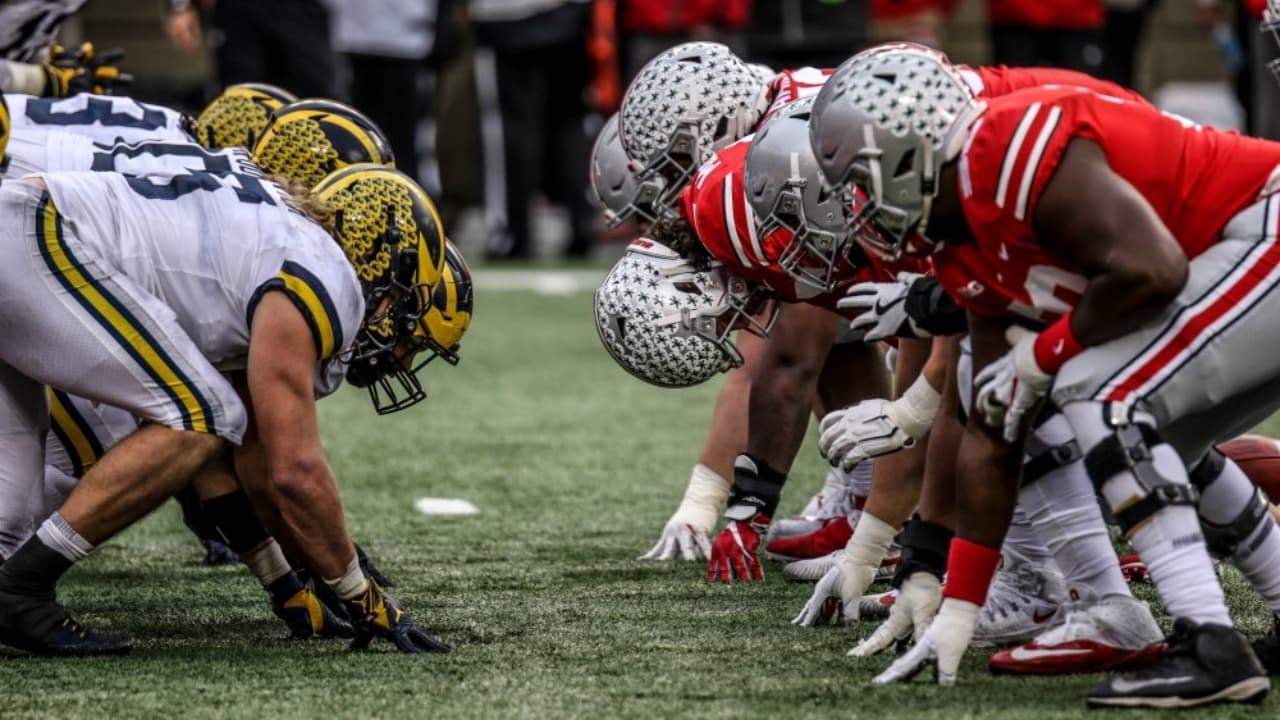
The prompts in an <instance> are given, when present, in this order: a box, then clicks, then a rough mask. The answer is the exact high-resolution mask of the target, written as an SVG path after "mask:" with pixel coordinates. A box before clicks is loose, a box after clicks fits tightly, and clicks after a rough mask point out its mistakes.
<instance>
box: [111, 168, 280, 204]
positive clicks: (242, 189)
mask: <svg viewBox="0 0 1280 720" xmlns="http://www.w3.org/2000/svg"><path fill="white" fill-rule="evenodd" d="M223 177H224V178H225V180H219V179H218V176H217V175H215V174H213V173H207V172H189V173H184V174H182V175H172V176H168V177H164V178H154V177H147V176H143V177H135V176H132V175H128V176H125V182H127V183H129V187H131V188H133V191H134V192H136V193H138V194H139V195H141V196H142V197H144V198H147V199H148V200H177V199H178V198H180V197H182V196H183V195H187V194H189V193H193V192H196V191H198V190H204V191H207V192H214V191H215V190H221V189H223V188H228V187H229V188H231V189H232V190H234V191H235V193H236V197H238V198H239V199H240V202H246V203H253V204H258V203H262V204H266V205H275V204H276V203H275V199H274V198H272V196H271V193H270V192H268V191H267V188H266V186H265V185H263V184H262V181H261V180H259V179H258V178H255V177H250V176H249V175H242V174H239V173H229V174H227V175H225V176H223ZM158 180H163V182H157V181H158Z"/></svg>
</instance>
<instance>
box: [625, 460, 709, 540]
mask: <svg viewBox="0 0 1280 720" xmlns="http://www.w3.org/2000/svg"><path fill="white" fill-rule="evenodd" d="M727 497H729V481H727V480H725V479H724V478H722V477H720V475H719V474H717V473H716V472H715V471H714V470H712V469H711V468H709V467H707V466H706V465H701V464H700V465H697V466H695V467H694V468H693V474H692V475H691V476H690V477H689V487H688V489H687V490H685V493H684V500H683V501H681V503H680V507H678V508H676V511H675V513H674V514H673V515H672V516H671V519H670V520H668V521H667V524H666V526H665V527H663V528H662V536H661V537H660V538H658V542H657V544H655V545H654V546H653V548H652V549H651V550H649V552H647V553H645V554H644V555H641V556H640V557H639V558H637V559H638V560H672V559H674V558H675V557H676V553H679V554H680V559H681V560H707V559H710V558H711V540H710V539H709V538H708V537H707V535H708V533H710V532H711V530H712V529H713V528H715V526H716V522H717V521H718V520H719V518H720V512H721V505H723V504H724V501H725V498H727Z"/></svg>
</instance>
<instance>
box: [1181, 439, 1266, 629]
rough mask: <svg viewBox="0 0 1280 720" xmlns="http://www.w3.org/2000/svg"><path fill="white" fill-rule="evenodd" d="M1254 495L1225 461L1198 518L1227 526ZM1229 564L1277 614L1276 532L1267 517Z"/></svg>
mask: <svg viewBox="0 0 1280 720" xmlns="http://www.w3.org/2000/svg"><path fill="white" fill-rule="evenodd" d="M1255 492H1256V489H1255V488H1254V486H1253V483H1252V482H1250V481H1249V477H1248V476H1247V475H1245V474H1244V471H1243V470H1241V469H1240V466H1238V465H1236V464H1235V463H1234V462H1232V461H1231V459H1230V458H1228V459H1227V461H1226V462H1225V463H1224V464H1223V467H1222V472H1221V473H1219V475H1218V477H1217V478H1215V479H1214V480H1213V482H1211V483H1209V484H1208V485H1207V486H1206V487H1205V489H1204V492H1203V493H1201V495H1200V517H1202V518H1204V519H1205V520H1207V521H1208V522H1211V523H1214V524H1217V525H1225V524H1227V523H1230V522H1231V521H1232V520H1235V519H1236V518H1238V517H1239V516H1240V513H1242V512H1243V511H1244V509H1245V508H1246V507H1248V506H1249V503H1250V502H1252V500H1253V496H1254V493H1255ZM1231 561H1232V564H1234V565H1235V566H1236V567H1237V568H1239V569H1240V572H1242V573H1244V576H1245V577H1247V578H1248V579H1249V584H1250V585H1253V589H1254V590H1256V591H1257V592H1258V594H1259V595H1261V596H1262V601H1263V602H1264V603H1266V604H1267V607H1269V608H1271V610H1272V612H1280V531H1278V530H1277V528H1276V521H1275V519H1274V518H1272V517H1271V513H1269V512H1268V513H1267V514H1265V515H1264V516H1263V518H1262V521H1261V522H1260V523H1258V527H1256V528H1254V530H1253V532H1251V533H1250V534H1249V536H1248V537H1246V538H1245V539H1244V541H1243V542H1241V543H1240V544H1239V546H1238V547H1237V548H1236V552H1235V554H1234V555H1233V556H1232V557H1231Z"/></svg>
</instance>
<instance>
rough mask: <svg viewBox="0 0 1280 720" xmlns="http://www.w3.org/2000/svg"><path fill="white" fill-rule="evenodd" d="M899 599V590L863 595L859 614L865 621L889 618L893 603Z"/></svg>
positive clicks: (859, 604)
mask: <svg viewBox="0 0 1280 720" xmlns="http://www.w3.org/2000/svg"><path fill="white" fill-rule="evenodd" d="M897 599H898V590H897V588H895V589H893V590H889V591H887V592H882V593H875V594H872V595H863V596H862V599H861V600H859V601H858V612H859V613H860V617H861V618H862V619H863V620H873V619H876V618H887V617H889V611H890V610H892V609H893V603H894V602H896V601H897Z"/></svg>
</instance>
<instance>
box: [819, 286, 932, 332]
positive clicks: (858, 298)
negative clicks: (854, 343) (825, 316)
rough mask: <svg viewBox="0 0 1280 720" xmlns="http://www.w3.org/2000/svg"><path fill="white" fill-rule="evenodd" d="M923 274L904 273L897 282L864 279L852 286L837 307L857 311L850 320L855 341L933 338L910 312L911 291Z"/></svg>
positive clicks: (850, 328) (850, 327)
mask: <svg viewBox="0 0 1280 720" xmlns="http://www.w3.org/2000/svg"><path fill="white" fill-rule="evenodd" d="M918 277H920V276H919V275H913V274H910V273H903V274H901V275H899V276H898V281H897V282H864V283H857V284H856V285H853V286H851V287H850V288H849V291H848V292H846V293H845V296H844V297H843V298H841V299H840V300H839V301H838V302H837V303H836V307H837V308H839V309H841V310H849V311H853V312H857V313H858V316H857V317H855V318H854V319H853V321H852V322H850V323H849V330H851V331H852V332H853V335H854V339H855V340H863V341H866V342H871V341H873V340H884V339H885V338H890V337H917V338H920V337H929V333H927V332H923V331H922V330H920V328H918V327H916V324H915V322H914V321H913V320H912V319H911V317H910V316H908V315H907V291H908V290H910V289H911V283H912V282H914V281H915V279H916V278H918Z"/></svg>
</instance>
